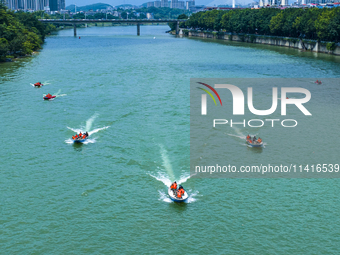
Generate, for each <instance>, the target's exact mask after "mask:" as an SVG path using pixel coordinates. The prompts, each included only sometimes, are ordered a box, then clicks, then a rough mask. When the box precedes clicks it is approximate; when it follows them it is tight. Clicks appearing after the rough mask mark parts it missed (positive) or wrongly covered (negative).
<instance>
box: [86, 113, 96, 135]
mask: <svg viewBox="0 0 340 255" xmlns="http://www.w3.org/2000/svg"><path fill="white" fill-rule="evenodd" d="M98 116H99V114H98V113H95V114H93V115H92V116H91V118H89V119H88V120H87V121H86V126H85V130H86V131H87V132H89V131H90V129H91V128H92V124H93V122H94V120H95V119H96V118H97V117H98Z"/></svg>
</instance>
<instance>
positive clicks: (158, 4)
mask: <svg viewBox="0 0 340 255" xmlns="http://www.w3.org/2000/svg"><path fill="white" fill-rule="evenodd" d="M153 3H154V6H155V7H157V8H159V7H161V1H155V2H153Z"/></svg>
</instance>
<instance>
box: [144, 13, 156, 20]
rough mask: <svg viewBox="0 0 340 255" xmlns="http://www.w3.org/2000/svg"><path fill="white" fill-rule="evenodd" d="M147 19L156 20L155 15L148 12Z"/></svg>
mask: <svg viewBox="0 0 340 255" xmlns="http://www.w3.org/2000/svg"><path fill="white" fill-rule="evenodd" d="M146 18H147V19H154V17H153V13H149V12H148V13H147V14H146Z"/></svg>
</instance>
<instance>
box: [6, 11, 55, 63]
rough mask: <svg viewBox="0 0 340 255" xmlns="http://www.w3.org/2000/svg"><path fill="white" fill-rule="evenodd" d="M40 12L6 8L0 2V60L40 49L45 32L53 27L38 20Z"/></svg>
mask: <svg viewBox="0 0 340 255" xmlns="http://www.w3.org/2000/svg"><path fill="white" fill-rule="evenodd" d="M39 15H41V13H39V12H37V13H25V12H17V13H14V12H13V11H10V10H8V9H7V8H6V7H5V6H4V5H2V4H0V61H5V60H6V58H11V57H18V56H24V55H27V54H31V53H32V52H33V51H35V50H37V49H40V48H41V44H42V43H43V42H44V39H45V36H46V34H48V33H49V32H50V31H51V30H53V29H54V27H53V26H52V25H44V24H42V23H41V22H39V21H38V16H39Z"/></svg>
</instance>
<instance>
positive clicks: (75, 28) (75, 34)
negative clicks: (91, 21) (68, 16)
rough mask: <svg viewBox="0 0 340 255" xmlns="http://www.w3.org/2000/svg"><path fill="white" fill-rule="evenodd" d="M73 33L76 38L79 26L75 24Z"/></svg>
mask: <svg viewBox="0 0 340 255" xmlns="http://www.w3.org/2000/svg"><path fill="white" fill-rule="evenodd" d="M73 32H74V36H77V25H76V24H75V23H74V24H73Z"/></svg>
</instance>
